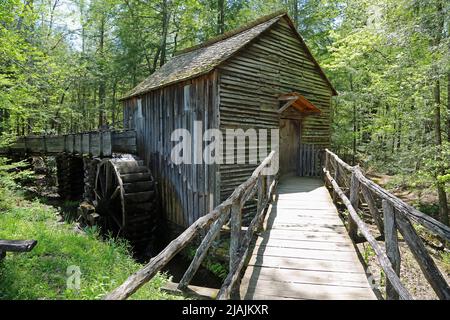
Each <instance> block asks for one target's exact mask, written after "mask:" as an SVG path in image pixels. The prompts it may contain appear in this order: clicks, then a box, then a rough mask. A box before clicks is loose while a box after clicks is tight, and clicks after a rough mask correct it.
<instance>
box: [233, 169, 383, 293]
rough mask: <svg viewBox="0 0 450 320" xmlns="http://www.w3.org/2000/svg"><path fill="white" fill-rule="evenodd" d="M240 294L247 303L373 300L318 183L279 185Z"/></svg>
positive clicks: (307, 180)
mask: <svg viewBox="0 0 450 320" xmlns="http://www.w3.org/2000/svg"><path fill="white" fill-rule="evenodd" d="M240 291H241V297H242V298H243V299H247V300H256V299H299V300H302V299H312V300H316V299H336V300H346V299H350V300H360V299H363V300H366V299H369V300H372V299H376V296H375V294H374V292H373V291H372V289H371V288H370V285H369V282H368V280H367V277H366V275H365V272H364V268H363V266H362V264H361V262H360V260H359V259H358V256H357V254H356V251H355V247H354V246H353V243H352V241H351V240H350V237H349V236H348V234H347V232H346V229H345V227H344V224H343V222H342V220H341V219H340V218H339V216H338V212H337V209H336V207H335V206H334V204H333V201H332V199H331V197H330V195H329V193H328V190H327V189H326V188H325V186H324V184H323V182H322V181H321V180H319V179H314V178H301V177H289V178H285V179H282V180H281V182H280V184H279V185H278V188H277V194H276V200H275V201H274V203H273V206H272V210H271V212H270V213H269V217H268V223H267V230H266V231H264V232H262V233H261V234H260V235H259V236H258V238H257V240H256V245H255V247H254V250H253V252H252V255H251V257H250V260H249V263H248V266H247V269H246V271H245V274H244V277H243V279H242V283H241V288H240Z"/></svg>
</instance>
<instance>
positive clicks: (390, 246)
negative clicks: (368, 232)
mask: <svg viewBox="0 0 450 320" xmlns="http://www.w3.org/2000/svg"><path fill="white" fill-rule="evenodd" d="M382 203H383V213H384V241H385V246H386V255H387V256H388V258H389V260H390V261H391V264H392V269H394V271H395V273H396V274H397V276H399V277H400V261H401V260H400V259H401V258H400V251H399V249H398V237H397V227H396V223H395V214H394V207H393V206H392V204H390V203H389V202H388V201H387V200H383V202H382ZM398 299H399V295H398V293H397V291H396V290H395V289H394V287H393V286H392V284H391V283H390V281H389V280H388V279H386V300H398Z"/></svg>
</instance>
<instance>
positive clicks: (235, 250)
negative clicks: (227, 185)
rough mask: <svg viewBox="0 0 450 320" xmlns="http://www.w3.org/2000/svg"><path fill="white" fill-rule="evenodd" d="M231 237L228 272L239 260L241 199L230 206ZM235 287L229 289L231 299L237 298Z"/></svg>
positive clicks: (237, 293)
mask: <svg viewBox="0 0 450 320" xmlns="http://www.w3.org/2000/svg"><path fill="white" fill-rule="evenodd" d="M230 226H231V235H230V270H232V269H233V267H234V265H236V264H237V263H238V260H239V249H240V245H241V229H242V207H241V199H237V201H235V202H234V203H233V204H232V205H231V217H230ZM237 287H238V286H237V285H235V286H234V287H233V288H231V294H232V296H233V298H237V295H239V290H237Z"/></svg>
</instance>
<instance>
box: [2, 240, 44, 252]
mask: <svg viewBox="0 0 450 320" xmlns="http://www.w3.org/2000/svg"><path fill="white" fill-rule="evenodd" d="M36 244H37V241H36V240H0V251H3V252H6V251H11V252H29V251H31V250H33V248H34V247H35V246H36Z"/></svg>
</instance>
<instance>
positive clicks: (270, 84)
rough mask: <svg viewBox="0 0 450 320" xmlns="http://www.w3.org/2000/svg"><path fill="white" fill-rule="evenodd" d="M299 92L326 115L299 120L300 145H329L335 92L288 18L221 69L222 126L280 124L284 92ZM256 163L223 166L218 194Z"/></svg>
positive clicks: (292, 114)
mask: <svg viewBox="0 0 450 320" xmlns="http://www.w3.org/2000/svg"><path fill="white" fill-rule="evenodd" d="M294 91H295V92H298V93H300V94H302V95H303V96H305V97H306V98H307V99H308V100H309V101H311V102H312V103H313V104H314V105H316V106H317V107H318V108H319V109H320V110H321V111H322V113H321V114H320V115H310V116H307V117H305V118H303V117H302V116H301V115H299V114H298V113H296V112H295V111H292V110H290V109H292V108H290V109H288V111H287V112H286V113H283V117H286V118H297V119H301V143H302V144H314V145H315V146H316V148H317V147H319V148H323V147H327V146H328V145H329V141H330V104H331V95H332V91H331V89H330V87H329V86H328V84H327V82H326V81H325V80H324V79H323V77H322V76H321V75H320V73H319V71H318V69H317V67H316V66H315V64H314V62H313V60H312V59H311V58H310V57H309V56H308V54H307V51H306V49H305V47H304V46H303V44H302V43H300V41H299V40H298V38H296V36H295V33H294V31H293V30H292V29H291V28H290V27H289V25H288V23H287V22H286V20H284V19H281V20H280V22H278V23H277V25H275V26H274V27H273V28H271V29H269V30H268V31H266V32H265V33H264V34H263V35H262V36H261V37H260V38H258V39H257V40H256V41H255V42H254V43H253V44H251V45H250V46H249V47H247V48H245V49H244V50H242V51H241V52H240V53H239V54H237V55H236V56H235V57H233V58H231V59H229V60H228V61H227V62H226V63H225V64H223V65H222V66H220V67H219V93H220V129H221V130H225V129H227V128H236V127H237V128H243V129H246V128H255V129H260V128H267V129H270V128H278V126H279V120H280V115H279V114H278V113H277V109H278V108H279V106H280V104H279V101H278V96H279V95H280V94H282V93H288V92H294ZM256 166H257V165H245V166H244V165H221V166H220V177H219V179H220V191H221V193H220V197H221V199H222V200H225V199H226V198H227V197H228V196H229V195H230V194H231V192H232V191H233V190H234V188H235V187H237V186H238V185H239V184H240V183H242V182H243V181H245V179H246V178H247V177H248V176H249V175H250V174H251V172H252V171H253V170H254V169H255V168H256Z"/></svg>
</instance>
